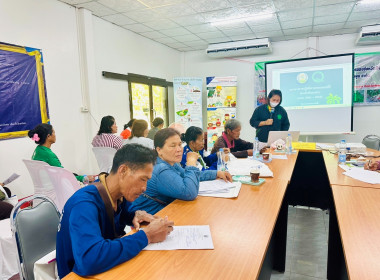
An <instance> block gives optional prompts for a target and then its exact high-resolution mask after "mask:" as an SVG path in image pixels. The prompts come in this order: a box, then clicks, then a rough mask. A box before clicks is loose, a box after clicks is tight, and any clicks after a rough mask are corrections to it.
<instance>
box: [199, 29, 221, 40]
mask: <svg viewBox="0 0 380 280" xmlns="http://www.w3.org/2000/svg"><path fill="white" fill-rule="evenodd" d="M197 36H198V37H200V38H202V39H212V38H220V37H224V36H226V35H225V34H224V33H223V32H221V31H213V32H202V33H197Z"/></svg>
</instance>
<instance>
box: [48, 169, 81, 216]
mask: <svg viewBox="0 0 380 280" xmlns="http://www.w3.org/2000/svg"><path fill="white" fill-rule="evenodd" d="M44 168H45V170H46V172H47V174H48V175H49V177H50V180H51V181H52V183H53V186H54V190H55V193H56V196H57V207H58V210H59V211H60V212H61V211H62V209H63V206H65V203H66V201H67V200H68V199H69V198H70V197H71V196H72V195H73V194H74V193H75V192H76V191H77V190H79V189H80V184H79V182H78V180H77V179H76V178H75V176H74V174H73V173H71V172H70V171H68V170H67V169H64V168H60V167H55V166H50V165H48V166H45V167H44Z"/></svg>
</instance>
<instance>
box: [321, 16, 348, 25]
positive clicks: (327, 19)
mask: <svg viewBox="0 0 380 280" xmlns="http://www.w3.org/2000/svg"><path fill="white" fill-rule="evenodd" d="M347 18H348V14H338V15H334V16H326V17H315V18H314V25H318V24H328V23H337V22H345V21H346V20H347Z"/></svg>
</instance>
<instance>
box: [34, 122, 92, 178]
mask: <svg viewBox="0 0 380 280" xmlns="http://www.w3.org/2000/svg"><path fill="white" fill-rule="evenodd" d="M28 136H29V138H31V139H32V140H33V141H34V142H35V143H36V144H38V146H37V147H36V149H35V150H34V153H33V155H32V159H33V160H39V161H44V162H46V163H48V164H49V165H51V166H56V167H61V168H63V166H62V164H61V162H60V161H59V159H58V157H57V155H56V154H55V153H53V151H52V150H51V145H52V144H54V143H55V140H56V137H55V131H54V129H53V127H52V126H51V125H50V124H47V123H41V124H39V125H37V126H36V127H35V128H33V129H32V130H29V132H28ZM75 177H76V178H77V180H78V181H80V182H83V181H85V182H86V181H89V182H93V181H94V176H92V175H89V176H86V175H83V176H78V175H76V176H75ZM86 177H87V178H86Z"/></svg>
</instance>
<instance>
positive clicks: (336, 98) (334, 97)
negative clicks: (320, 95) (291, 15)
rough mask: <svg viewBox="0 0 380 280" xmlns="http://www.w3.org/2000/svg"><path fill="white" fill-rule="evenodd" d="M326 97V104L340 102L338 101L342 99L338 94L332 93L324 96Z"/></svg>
mask: <svg viewBox="0 0 380 280" xmlns="http://www.w3.org/2000/svg"><path fill="white" fill-rule="evenodd" d="M326 99H327V101H326V103H327V104H340V101H341V100H342V98H341V97H339V96H338V95H333V94H332V93H330V94H329V96H327V97H326Z"/></svg>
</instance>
